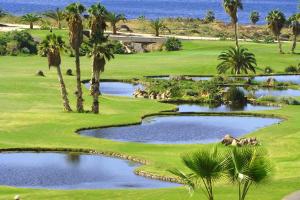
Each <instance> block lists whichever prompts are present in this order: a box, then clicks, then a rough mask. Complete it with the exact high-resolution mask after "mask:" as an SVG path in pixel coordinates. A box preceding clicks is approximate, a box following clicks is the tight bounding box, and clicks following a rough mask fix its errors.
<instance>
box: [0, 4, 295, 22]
mask: <svg viewBox="0 0 300 200" xmlns="http://www.w3.org/2000/svg"><path fill="white" fill-rule="evenodd" d="M74 1H76V0H0V8H2V9H4V10H6V11H8V12H10V13H12V14H15V15H23V14H25V13H31V12H43V11H46V10H51V9H55V8H57V7H60V8H63V7H65V6H66V5H68V4H69V3H72V2H74ZM77 1H79V2H81V3H82V4H84V5H86V6H89V5H91V4H93V3H96V2H99V1H97V0H77ZM100 2H101V3H103V4H104V5H105V6H106V7H107V8H108V9H109V10H110V11H114V12H117V13H124V14H125V15H126V16H127V18H129V19H132V18H137V17H139V16H142V15H143V16H146V17H147V18H150V19H154V18H164V17H192V18H198V17H199V18H202V17H204V16H205V14H206V12H207V11H208V10H213V11H214V12H215V14H216V18H217V19H218V20H222V21H226V22H228V21H229V20H230V19H229V17H228V16H227V15H226V13H225V12H224V9H223V7H222V2H223V0H102V1H100ZM243 4H244V10H243V11H240V12H239V22H240V23H243V24H247V23H249V14H250V12H251V11H253V10H256V11H258V12H260V14H261V21H260V24H262V23H265V20H264V19H265V17H266V15H267V13H268V12H269V11H270V10H272V9H280V10H282V11H283V12H284V13H285V15H286V16H287V17H288V16H290V15H292V14H294V13H296V12H299V10H298V5H299V4H300V3H299V1H298V0H243Z"/></svg>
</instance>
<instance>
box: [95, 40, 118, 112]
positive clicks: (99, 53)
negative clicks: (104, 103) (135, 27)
mask: <svg viewBox="0 0 300 200" xmlns="http://www.w3.org/2000/svg"><path fill="white" fill-rule="evenodd" d="M113 48H114V45H113V44H111V43H108V42H105V43H98V44H94V45H93V50H92V53H91V55H92V57H93V77H92V83H91V84H92V87H91V94H92V95H93V106H92V111H93V113H95V114H98V113H99V100H98V99H99V95H100V88H99V87H100V85H99V84H100V73H101V72H103V71H104V67H105V65H106V62H107V61H109V60H110V59H113V58H114V54H113Z"/></svg>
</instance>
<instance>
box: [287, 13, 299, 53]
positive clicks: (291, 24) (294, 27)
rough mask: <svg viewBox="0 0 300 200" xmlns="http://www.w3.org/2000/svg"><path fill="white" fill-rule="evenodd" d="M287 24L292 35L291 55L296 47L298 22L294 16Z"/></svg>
mask: <svg viewBox="0 0 300 200" xmlns="http://www.w3.org/2000/svg"><path fill="white" fill-rule="evenodd" d="M288 24H289V27H290V29H291V31H292V33H293V35H294V39H293V46H292V53H295V49H296V45H297V37H298V36H299V35H300V22H299V19H298V16H297V15H296V14H295V15H292V16H291V17H289V19H288Z"/></svg>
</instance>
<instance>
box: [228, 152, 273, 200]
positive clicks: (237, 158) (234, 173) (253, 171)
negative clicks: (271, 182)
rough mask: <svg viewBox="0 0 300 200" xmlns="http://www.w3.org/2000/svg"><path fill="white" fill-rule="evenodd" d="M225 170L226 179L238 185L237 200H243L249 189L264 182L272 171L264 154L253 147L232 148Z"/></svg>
mask: <svg viewBox="0 0 300 200" xmlns="http://www.w3.org/2000/svg"><path fill="white" fill-rule="evenodd" d="M226 168H227V174H228V178H229V179H230V180H231V181H232V182H233V183H237V184H238V190H239V200H245V199H246V196H247V194H248V191H249V188H250V187H251V186H252V185H253V184H259V183H261V182H262V181H264V180H265V179H266V178H267V177H268V176H270V172H271V169H272V167H271V164H270V161H269V160H268V159H267V157H266V153H265V152H264V151H262V150H261V149H257V148H253V147H242V148H234V149H233V150H232V151H231V153H230V155H229V156H228V161H227V164H226Z"/></svg>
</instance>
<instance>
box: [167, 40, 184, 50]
mask: <svg viewBox="0 0 300 200" xmlns="http://www.w3.org/2000/svg"><path fill="white" fill-rule="evenodd" d="M165 47H166V50H167V51H179V50H180V49H181V48H182V44H181V41H180V40H179V39H177V38H174V37H171V38H168V39H167V41H166V43H165Z"/></svg>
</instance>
